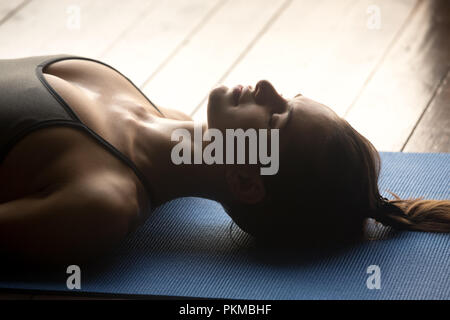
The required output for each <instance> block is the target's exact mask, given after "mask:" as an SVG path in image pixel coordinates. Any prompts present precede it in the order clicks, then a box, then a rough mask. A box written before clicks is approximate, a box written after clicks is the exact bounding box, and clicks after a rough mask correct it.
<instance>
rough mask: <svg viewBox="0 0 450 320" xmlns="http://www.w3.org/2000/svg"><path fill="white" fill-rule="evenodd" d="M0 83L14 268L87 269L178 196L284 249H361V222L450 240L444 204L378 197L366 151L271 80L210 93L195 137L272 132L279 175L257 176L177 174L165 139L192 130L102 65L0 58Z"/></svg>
mask: <svg viewBox="0 0 450 320" xmlns="http://www.w3.org/2000/svg"><path fill="white" fill-rule="evenodd" d="M0 74H1V77H0V91H1V95H0V250H1V251H2V252H3V254H6V255H8V256H10V257H14V258H18V259H25V260H26V261H28V262H37V263H54V262H62V261H69V260H70V261H74V260H76V259H78V260H76V261H80V260H81V259H90V258H92V257H94V256H95V255H97V254H99V253H101V252H104V251H105V250H107V249H108V248H111V247H114V245H116V244H117V243H118V242H119V241H121V239H123V238H124V237H125V236H126V235H127V234H128V233H129V232H132V231H133V230H134V229H135V228H136V227H137V226H138V225H139V224H141V223H143V222H144V221H145V219H146V218H147V217H148V214H150V212H151V210H152V209H153V208H155V207H157V206H159V205H161V204H162V203H165V202H167V201H169V200H171V199H174V198H177V197H182V196H199V197H205V198H209V199H213V200H216V201H219V202H220V203H221V204H222V205H223V206H224V208H225V209H226V211H227V213H228V214H229V215H230V216H231V218H232V219H233V220H234V222H236V223H237V224H238V225H239V226H240V227H241V228H242V229H243V230H244V231H246V232H248V233H250V234H252V235H253V236H255V237H256V238H257V239H262V240H263V241H268V242H271V243H280V244H281V243H282V244H283V245H286V244H295V245H298V244H300V245H306V246H309V245H314V244H326V243H330V242H334V243H336V242H338V243H341V242H342V243H344V242H347V241H353V240H355V239H360V238H361V236H362V233H363V223H364V220H365V219H366V218H368V217H373V218H375V219H377V220H378V221H380V222H382V223H383V224H386V225H390V226H393V227H395V228H399V229H408V230H419V231H430V232H449V231H450V201H433V200H400V199H395V200H387V199H385V198H382V197H381V196H380V193H379V190H378V185H377V178H378V172H379V156H378V153H377V151H376V150H375V149H374V147H373V146H372V145H371V144H370V142H369V141H368V140H366V139H365V138H364V137H363V136H361V135H360V134H359V133H358V132H356V131H355V130H354V129H353V128H352V127H351V126H350V125H349V124H348V123H347V122H346V121H345V120H343V119H341V118H340V117H338V116H337V115H336V114H335V113H334V112H333V111H332V110H331V109H329V108H328V107H326V106H324V105H321V104H319V103H317V102H314V101H312V100H310V99H308V98H306V97H304V96H302V95H300V94H299V95H297V96H295V97H294V98H292V99H285V98H283V97H282V96H281V95H280V94H278V93H277V91H276V90H275V89H274V87H273V86H272V85H271V84H270V83H269V82H268V81H265V80H263V81H260V82H258V84H257V85H256V86H255V88H252V87H242V86H237V87H235V88H233V89H229V88H227V87H225V86H220V87H217V88H215V89H214V90H212V91H211V93H210V96H209V103H208V123H207V124H204V125H203V129H206V128H215V129H219V130H220V131H222V132H224V131H225V129H227V128H241V129H244V130H246V129H249V128H254V129H279V159H280V163H279V171H278V173H277V174H275V175H271V176H262V175H260V171H259V169H260V168H259V167H260V166H259V165H221V164H213V165H207V164H201V165H188V164H182V165H175V164H174V163H173V162H172V161H171V150H172V148H173V147H174V145H175V144H177V143H178V142H177V141H172V139H171V135H172V132H173V131H174V130H175V129H179V128H184V129H187V130H188V131H189V132H191V133H192V134H191V137H194V134H193V132H194V122H193V121H192V119H191V118H190V117H188V116H186V115H185V114H183V113H181V112H178V111H174V110H169V109H164V108H161V107H156V106H154V104H152V103H151V101H150V100H149V99H148V98H147V97H146V96H145V95H144V94H143V93H142V92H141V91H140V90H139V89H138V88H137V87H136V86H135V85H134V84H133V83H132V82H131V81H129V80H128V79H127V78H126V77H125V76H124V75H122V74H121V73H119V72H118V71H117V70H115V69H114V68H112V67H111V66H109V65H107V64H104V63H102V62H100V61H97V60H92V59H88V58H83V57H76V56H70V55H58V56H40V57H30V58H23V59H14V60H0ZM186 85H189V84H186ZM173 94H177V90H176V88H173ZM204 144H205V145H206V144H207V143H206V142H204Z"/></svg>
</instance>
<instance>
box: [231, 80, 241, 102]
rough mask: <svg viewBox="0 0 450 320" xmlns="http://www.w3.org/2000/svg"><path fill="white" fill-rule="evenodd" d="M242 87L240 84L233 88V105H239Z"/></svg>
mask: <svg viewBox="0 0 450 320" xmlns="http://www.w3.org/2000/svg"><path fill="white" fill-rule="evenodd" d="M242 89H243V86H241V85H240V84H239V85H237V86H236V87H234V88H233V92H232V94H233V104H234V105H235V106H237V105H239V98H240V97H241V94H242Z"/></svg>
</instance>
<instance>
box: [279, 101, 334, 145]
mask: <svg viewBox="0 0 450 320" xmlns="http://www.w3.org/2000/svg"><path fill="white" fill-rule="evenodd" d="M287 103H288V106H289V107H290V108H292V115H291V119H290V120H289V124H288V125H287V126H286V130H285V131H286V134H285V135H286V136H288V138H289V139H299V138H304V139H305V140H310V139H313V140H318V139H319V137H320V136H323V135H326V133H328V132H330V131H332V130H335V128H336V126H337V123H338V122H339V119H340V117H339V116H338V115H337V114H336V113H335V112H334V111H333V110H332V109H330V108H329V107H327V106H325V105H323V104H321V103H319V102H316V101H314V100H311V99H309V98H307V97H304V96H296V97H295V98H292V99H290V100H288V102H287Z"/></svg>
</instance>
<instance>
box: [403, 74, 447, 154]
mask: <svg viewBox="0 0 450 320" xmlns="http://www.w3.org/2000/svg"><path fill="white" fill-rule="evenodd" d="M402 151H406V152H446V153H450V72H448V71H447V75H446V77H445V79H444V80H443V82H442V84H441V85H440V86H439V89H438V90H437V92H436V95H435V96H434V99H433V100H432V101H431V102H430V104H429V106H428V108H427V109H426V111H425V112H424V114H423V116H422V117H421V119H420V121H419V122H418V124H417V126H416V128H415V129H414V130H413V132H412V134H411V136H410V138H409V139H408V141H407V143H406V144H405V146H404V148H403V150H402Z"/></svg>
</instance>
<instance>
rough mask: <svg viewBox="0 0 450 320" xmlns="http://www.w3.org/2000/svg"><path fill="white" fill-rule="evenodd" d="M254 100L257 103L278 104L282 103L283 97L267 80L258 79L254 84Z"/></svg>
mask: <svg viewBox="0 0 450 320" xmlns="http://www.w3.org/2000/svg"><path fill="white" fill-rule="evenodd" d="M255 100H256V102H257V103H261V104H269V105H279V104H280V103H284V102H285V100H284V98H283V97H282V96H281V95H280V94H279V93H278V92H277V90H275V88H274V86H273V85H272V84H271V83H270V82H269V81H267V80H260V81H258V83H257V84H256V86H255Z"/></svg>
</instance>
